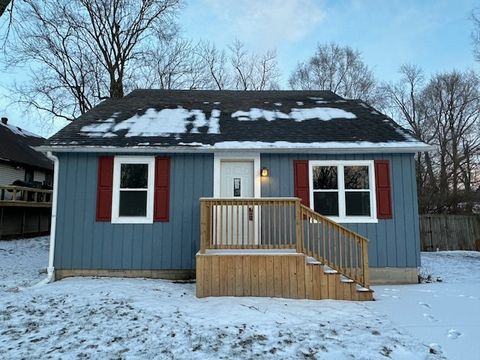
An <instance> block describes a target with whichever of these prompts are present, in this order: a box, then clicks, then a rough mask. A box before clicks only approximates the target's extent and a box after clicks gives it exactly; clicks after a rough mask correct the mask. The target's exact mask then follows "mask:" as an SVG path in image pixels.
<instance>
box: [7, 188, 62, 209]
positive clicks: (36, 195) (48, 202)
mask: <svg viewBox="0 0 480 360" xmlns="http://www.w3.org/2000/svg"><path fill="white" fill-rule="evenodd" d="M52 194H53V191H52V190H45V189H37V188H30V187H24V186H15V185H0V206H3V207H7V206H15V207H44V208H51V207H52V196H53V195H52Z"/></svg>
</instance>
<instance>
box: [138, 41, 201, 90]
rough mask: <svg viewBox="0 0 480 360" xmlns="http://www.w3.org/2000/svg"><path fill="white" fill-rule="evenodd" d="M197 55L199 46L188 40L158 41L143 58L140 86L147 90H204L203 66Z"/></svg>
mask: <svg viewBox="0 0 480 360" xmlns="http://www.w3.org/2000/svg"><path fill="white" fill-rule="evenodd" d="M195 52H196V45H195V44H192V42H191V41H188V40H183V39H179V38H175V39H172V40H171V41H158V42H157V44H156V46H155V47H154V48H153V49H151V50H149V51H148V52H147V53H146V55H145V57H144V61H143V62H142V80H143V81H140V83H141V84H142V86H144V87H146V88H160V89H199V88H203V87H204V85H205V82H206V80H205V74H204V73H203V69H202V67H203V64H202V61H201V59H200V58H199V56H197V55H196V54H195Z"/></svg>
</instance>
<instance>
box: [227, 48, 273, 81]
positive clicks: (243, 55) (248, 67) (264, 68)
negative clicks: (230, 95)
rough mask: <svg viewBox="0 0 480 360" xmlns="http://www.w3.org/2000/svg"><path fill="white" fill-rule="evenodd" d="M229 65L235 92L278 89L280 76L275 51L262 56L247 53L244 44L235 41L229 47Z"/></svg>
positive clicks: (269, 51)
mask: <svg viewBox="0 0 480 360" xmlns="http://www.w3.org/2000/svg"><path fill="white" fill-rule="evenodd" d="M229 50H230V64H231V66H232V70H233V75H232V78H233V88H234V89H237V90H271V89H274V88H277V87H278V84H277V81H278V78H279V76H280V72H279V70H278V64H277V55H276V53H275V51H273V50H268V51H267V52H266V53H265V54H264V55H258V54H255V53H253V52H250V53H249V52H248V51H247V49H246V47H245V44H243V43H242V42H240V41H238V40H236V41H234V42H233V44H232V45H231V46H229Z"/></svg>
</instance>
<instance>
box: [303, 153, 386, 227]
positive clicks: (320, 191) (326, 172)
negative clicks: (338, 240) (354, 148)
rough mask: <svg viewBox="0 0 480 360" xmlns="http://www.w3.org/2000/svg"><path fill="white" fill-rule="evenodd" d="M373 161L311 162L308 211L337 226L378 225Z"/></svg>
mask: <svg viewBox="0 0 480 360" xmlns="http://www.w3.org/2000/svg"><path fill="white" fill-rule="evenodd" d="M373 169H374V166H373V161H353V160H351V161H350V160H345V161H310V207H311V208H312V209H313V210H314V211H316V212H318V213H319V214H322V215H325V216H327V217H329V218H330V219H332V220H334V221H337V222H344V223H361V222H365V223H366V222H377V216H376V202H375V201H376V200H375V177H374V170H373Z"/></svg>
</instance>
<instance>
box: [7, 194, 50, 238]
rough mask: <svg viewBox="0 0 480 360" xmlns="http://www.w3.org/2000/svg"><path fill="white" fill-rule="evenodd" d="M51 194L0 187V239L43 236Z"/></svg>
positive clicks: (48, 215)
mask: <svg viewBox="0 0 480 360" xmlns="http://www.w3.org/2000/svg"><path fill="white" fill-rule="evenodd" d="M52 196H53V195H52V190H44V189H37V188H29V187H23V186H14V185H0V239H15V238H19V237H32V236H39V235H47V234H48V233H49V232H50V221H51V219H50V218H51V208H52Z"/></svg>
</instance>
